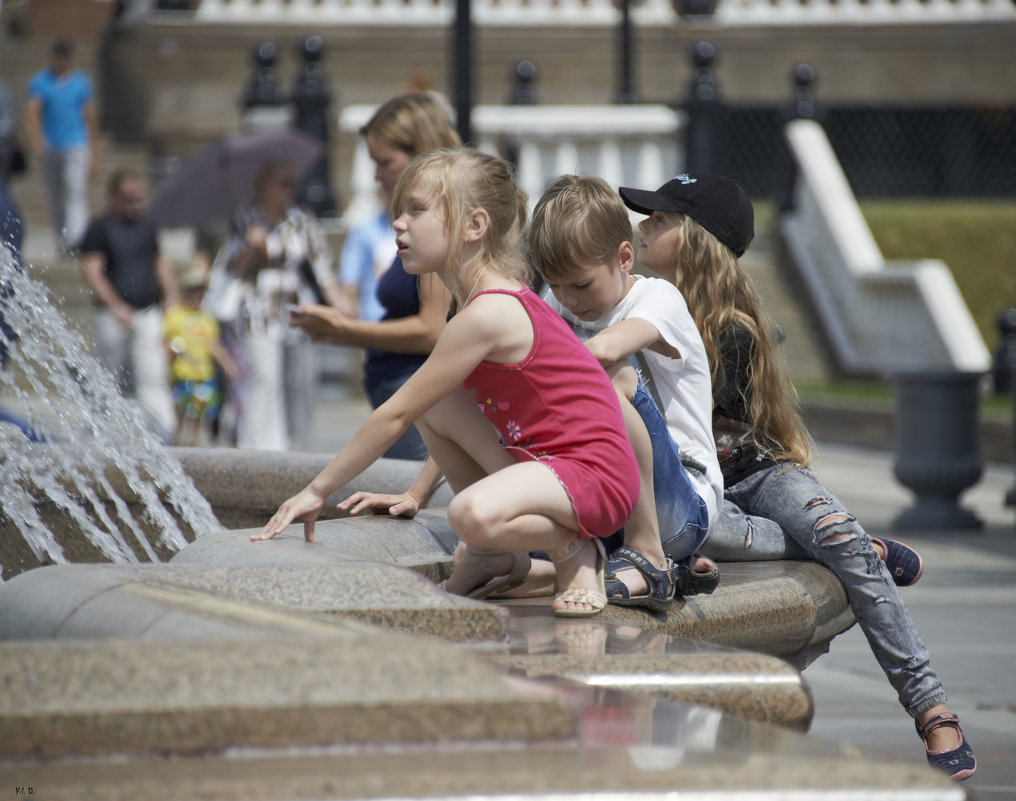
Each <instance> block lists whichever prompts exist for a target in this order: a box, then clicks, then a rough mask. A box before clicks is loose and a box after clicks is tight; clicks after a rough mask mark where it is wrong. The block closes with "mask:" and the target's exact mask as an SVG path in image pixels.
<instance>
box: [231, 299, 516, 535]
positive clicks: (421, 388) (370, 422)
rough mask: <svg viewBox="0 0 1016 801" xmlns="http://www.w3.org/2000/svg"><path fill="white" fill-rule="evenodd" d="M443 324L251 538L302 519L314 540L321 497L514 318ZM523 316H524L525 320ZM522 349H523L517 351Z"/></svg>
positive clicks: (454, 379)
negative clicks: (398, 380) (395, 384)
mask: <svg viewBox="0 0 1016 801" xmlns="http://www.w3.org/2000/svg"><path fill="white" fill-rule="evenodd" d="M470 311H471V313H470V314H465V313H462V314H459V315H458V316H457V317H455V318H453V319H452V320H451V321H450V322H449V323H448V325H447V326H446V327H445V330H444V332H443V333H442V334H441V336H440V338H439V339H438V342H437V344H436V345H435V346H434V351H433V353H431V355H430V356H429V357H428V358H427V360H426V361H425V362H424V363H423V364H422V365H421V366H420V369H418V370H417V371H416V372H415V373H414V374H413V375H412V376H411V377H410V379H409V380H408V381H407V382H406V383H405V384H403V385H402V387H400V388H399V390H398V391H397V392H396V393H395V394H394V395H392V397H391V398H389V399H388V400H387V401H385V402H384V403H383V404H381V406H379V407H378V408H377V409H375V410H374V411H373V412H372V413H371V415H370V416H369V417H368V418H367V419H366V421H364V423H363V425H362V426H360V428H359V430H357V432H356V433H355V434H354V435H353V437H352V439H350V440H349V443H348V444H347V445H346V446H345V447H344V448H343V449H342V450H341V451H339V453H338V454H337V455H336V456H335V457H334V458H333V459H332V460H331V462H329V463H328V465H327V466H326V467H325V469H324V470H322V471H321V472H320V473H319V474H318V475H317V476H316V477H315V478H314V480H313V481H311V483H310V484H309V485H307V487H306V489H304V490H303V491H302V492H300V493H299V494H297V495H294V496H293V497H292V498H290V499H289V500H287V501H286V502H285V503H283V504H282V506H280V507H279V510H278V511H277V512H276V513H275V514H274V515H273V516H272V519H271V520H270V521H269V522H268V524H267V525H266V526H265V527H264V528H263V529H261V531H259V532H257V533H256V534H253V535H252V536H251V539H252V540H267V539H271V538H272V537H274V536H276V535H277V534H281V533H282V532H283V531H284V530H285V528H286V527H287V526H288V525H289V524H290V523H292V522H293V521H294V520H297V519H300V520H303V521H304V530H303V533H304V537H305V538H306V539H307V541H308V542H313V541H314V521H316V520H317V517H318V515H319V514H320V512H321V507H322V506H323V505H324V501H325V498H327V497H328V496H329V495H331V493H333V492H335V490H337V489H339V488H340V487H342V486H344V485H345V484H347V483H349V482H350V481H351V480H352V479H353V478H355V477H356V476H358V475H359V474H360V473H362V472H363V471H364V470H366V469H367V468H368V467H369V466H370V465H371V464H373V463H374V462H375V461H376V460H377V459H379V458H381V455H382V454H383V453H384V452H385V451H386V450H388V448H389V447H390V446H391V444H392V443H393V442H395V440H397V439H398V438H399V437H400V436H402V434H403V433H404V432H405V430H406V429H407V428H409V426H410V425H411V424H412V423H414V422H416V420H417V419H419V418H420V417H421V416H423V414H424V413H425V412H427V411H428V410H429V409H431V408H432V407H433V406H434V405H435V404H436V403H437V402H438V401H440V400H441V399H442V398H444V397H445V396H447V395H449V394H451V392H452V390H454V389H456V388H457V387H458V386H459V385H461V384H462V382H463V381H464V380H465V379H466V377H467V376H468V375H469V374H470V373H471V372H472V371H473V370H474V369H475V368H476V366H477V365H478V364H479V363H480V362H481V361H483V360H484V359H486V358H487V356H488V354H491V353H492V352H494V351H495V350H496V348H497V345H499V344H500V343H501V341H502V339H503V335H504V334H505V333H506V332H508V333H514V332H512V329H511V326H512V325H514V324H515V323H514V321H512V320H511V319H510V318H507V319H501V318H500V317H499V316H497V315H492V314H490V313H489V312H482V311H480V312H478V311H477V310H475V309H470ZM527 319H528V318H527ZM523 352H525V351H523Z"/></svg>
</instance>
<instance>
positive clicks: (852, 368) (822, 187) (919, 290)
mask: <svg viewBox="0 0 1016 801" xmlns="http://www.w3.org/2000/svg"><path fill="white" fill-rule="evenodd" d="M786 133H787V140H788V142H789V144H790V149H791V152H792V153H793V155H794V159H795V161H796V163H797V177H796V181H795V185H794V210H793V211H792V212H789V213H787V214H784V216H783V218H782V219H781V228H782V232H783V236H784V238H785V240H786V242H787V245H788V247H789V249H790V252H791V254H792V256H793V258H794V260H795V263H796V264H797V266H798V268H799V270H800V272H801V275H802V277H803V280H804V283H805V285H806V287H807V289H808V292H809V294H810V296H811V299H812V302H813V303H814V304H815V309H816V311H817V313H818V314H817V316H818V318H819V320H820V321H821V323H822V325H823V327H824V328H825V331H826V334H827V335H828V337H829V340H830V342H831V343H832V346H833V349H834V350H835V352H836V356H837V359H838V360H839V362H840V365H841V366H842V367H843V369H844V370H845V371H847V372H848V373H855V374H876V375H883V376H889V375H890V374H892V373H893V372H896V371H900V370H913V369H922V370H923V369H939V370H940V369H954V370H961V371H973V372H981V371H985V370H988V369H989V368H990V366H991V356H990V354H989V352H988V348H987V347H986V345H985V344H984V339H983V338H982V337H981V334H980V331H979V330H978V329H977V326H976V325H975V323H974V321H973V318H972V317H971V315H970V310H969V309H968V308H967V305H966V303H965V302H964V300H963V297H962V296H961V295H960V292H959V289H958V288H957V286H956V282H955V280H954V279H953V276H952V273H950V272H949V268H948V267H946V265H945V264H944V263H943V262H941V261H939V260H937V259H922V260H920V261H915V262H899V261H894V262H888V263H887V262H886V261H885V259H884V258H883V256H882V252H881V251H880V250H879V248H878V245H877V243H876V242H875V239H874V237H873V236H872V233H871V230H870V229H869V228H868V224H867V222H866V221H865V219H864V217H863V215H862V214H861V210H860V208H859V207H858V205H857V201H856V199H855V198H854V195H853V192H852V191H851V189H850V186H849V184H848V183H847V179H846V176H845V175H844V174H843V170H842V168H841V167H840V164H839V162H838V161H837V159H836V154H835V153H834V152H833V149H832V147H831V145H830V144H829V140H828V138H827V137H826V134H825V131H824V130H823V129H822V127H821V126H820V125H819V124H818V123H816V122H815V121H813V120H794V121H793V122H790V123H789V124H788V125H787V129H786Z"/></svg>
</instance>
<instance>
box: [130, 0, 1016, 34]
mask: <svg viewBox="0 0 1016 801" xmlns="http://www.w3.org/2000/svg"><path fill="white" fill-rule="evenodd" d="M133 2H135V3H141V4H143V3H146V2H148V3H150V0H133ZM471 8H472V11H471V18H472V20H473V22H475V23H476V24H477V25H480V26H497V25H506V26H508V25H511V26H537V25H566V26H571V27H574V26H579V27H582V26H590V27H603V26H610V25H616V24H618V20H619V18H620V12H619V10H618V4H617V2H616V0H473V4H472V7H471ZM454 9H455V2H454V0H201V2H200V4H199V5H198V7H197V10H196V15H195V17H196V19H197V20H198V21H199V22H207V23H245V24H257V23H270V24H273V25H278V24H292V25H307V24H314V25H318V26H320V25H344V26H350V25H424V26H439V25H448V24H450V23H451V21H452V19H453V15H454ZM631 14H632V23H633V24H634V25H640V26H641V25H645V26H651V25H661V24H662V25H673V24H675V23H678V22H680V17H678V15H677V13H676V12H675V11H674V7H673V4H672V3H671V2H670V0H632V5H631ZM1004 19H1010V20H1011V19H1016V6H1014V5H1013V3H1012V0H718V2H717V6H716V13H715V14H714V16H713V17H712V18H711V21H712V22H713V23H716V24H720V25H725V26H749V27H750V26H755V25H809V24H821V25H835V24H838V23H849V24H855V25H856V24H862V25H881V24H887V23H901V24H906V23H911V24H914V23H916V24H930V23H954V22H970V21H975V20H979V21H990V20H1004Z"/></svg>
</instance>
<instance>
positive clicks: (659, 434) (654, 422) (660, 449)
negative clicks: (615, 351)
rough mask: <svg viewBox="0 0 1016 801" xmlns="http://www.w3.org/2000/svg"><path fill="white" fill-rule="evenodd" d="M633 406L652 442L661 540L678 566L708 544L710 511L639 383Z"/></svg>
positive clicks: (657, 516)
mask: <svg viewBox="0 0 1016 801" xmlns="http://www.w3.org/2000/svg"><path fill="white" fill-rule="evenodd" d="M632 406H634V407H635V410H636V411H637V412H638V413H639V416H640V417H641V418H642V422H643V423H645V425H646V430H647V431H648V432H649V438H650V439H651V440H652V443H653V492H654V494H655V495H656V519H657V520H658V521H659V524H660V540H661V541H662V544H663V552H664V553H665V554H666V555H667V556H669V557H670V558H671V559H673V560H674V562H675V563H676V562H679V561H681V560H683V559H688V558H689V557H690V556H691V555H692V554H693V553H695V552H696V551H697V550H698V549H699V547H700V546H701V545H702V543H703V542H704V541H705V539H706V536H707V534H708V533H709V511H708V509H707V507H706V504H705V501H703V500H702V498H701V497H700V496H699V494H698V493H697V492H696V491H695V487H694V486H692V483H691V481H690V480H689V479H688V473H687V472H686V468H685V466H684V464H682V462H681V458H680V453H679V451H678V447H677V443H675V442H674V440H673V439H672V438H671V436H670V431H668V430H667V423H666V421H665V420H664V419H663V415H662V414H661V413H660V410H659V409H658V408H657V407H656V404H655V403H654V402H653V399H652V396H651V395H650V394H649V391H648V390H647V389H646V386H645V384H642V383H639V387H638V389H637V390H636V391H635V395H634V397H633V398H632ZM687 469H693V468H687Z"/></svg>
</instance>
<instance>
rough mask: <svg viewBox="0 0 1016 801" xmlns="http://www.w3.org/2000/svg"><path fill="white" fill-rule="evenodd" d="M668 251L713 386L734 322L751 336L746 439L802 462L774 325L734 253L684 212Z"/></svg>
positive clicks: (793, 399) (797, 420) (802, 438)
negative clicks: (675, 246) (676, 237)
mask: <svg viewBox="0 0 1016 801" xmlns="http://www.w3.org/2000/svg"><path fill="white" fill-rule="evenodd" d="M680 218H681V222H680V225H681V229H682V234H683V235H682V237H681V244H680V246H679V247H678V249H677V252H676V253H675V254H674V266H675V283H676V285H677V288H678V289H679V290H681V294H682V295H684V298H685V300H686V301H687V303H688V309H689V311H690V312H691V315H692V318H693V319H694V320H695V324H696V326H698V329H699V332H700V333H701V335H702V341H703V343H704V344H705V347H706V354H707V355H708V357H709V364H710V371H711V374H712V382H713V388H714V390H715V388H716V387H719V386H722V385H723V384H724V383H725V381H726V380H727V376H726V375H725V373H724V364H723V359H722V356H721V353H722V348H723V345H724V340H725V338H726V337H729V336H731V335H732V332H733V331H734V330H735V328H736V327H737V326H741V327H743V328H744V329H746V330H747V331H748V332H749V333H750V334H751V342H752V345H751V352H750V356H749V364H748V376H749V381H750V383H751V392H750V393H749V397H747V398H744V400H745V401H746V403H745V406H746V408H747V409H748V414H749V417H750V420H749V421H748V423H749V425H750V433H751V438H752V441H753V442H754V443H755V445H756V447H758V448H759V450H764V451H768V452H769V453H770V455H772V456H773V457H774V458H777V459H780V460H787V461H793V462H797V463H799V464H802V465H807V464H808V463H809V461H810V451H811V436H810V435H809V433H808V429H807V428H806V426H805V425H804V421H803V420H802V419H801V414H800V406H799V402H798V397H797V391H796V390H795V389H794V385H793V384H792V383H791V382H790V376H789V372H788V370H787V366H786V361H785V360H784V357H783V353H782V352H781V350H780V348H779V347H778V343H777V342H776V326H775V324H774V323H773V322H772V320H771V319H770V318H769V315H768V314H767V313H766V312H765V310H764V309H763V308H762V301H761V298H759V295H758V291H757V290H756V288H755V284H754V282H753V281H752V280H751V278H750V277H749V276H748V274H747V273H746V272H745V271H744V270H743V268H742V267H741V265H740V263H739V262H738V260H737V257H736V256H735V255H734V252H733V251H732V250H731V249H730V248H729V247H727V246H726V245H724V244H722V243H721V242H720V241H719V240H718V239H717V238H716V237H715V236H713V235H712V234H711V233H709V232H708V231H706V230H705V229H704V228H703V227H702V226H701V225H699V224H698V223H697V222H695V220H693V219H692V218H691V217H689V216H688V215H686V214H681V215H680Z"/></svg>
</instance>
